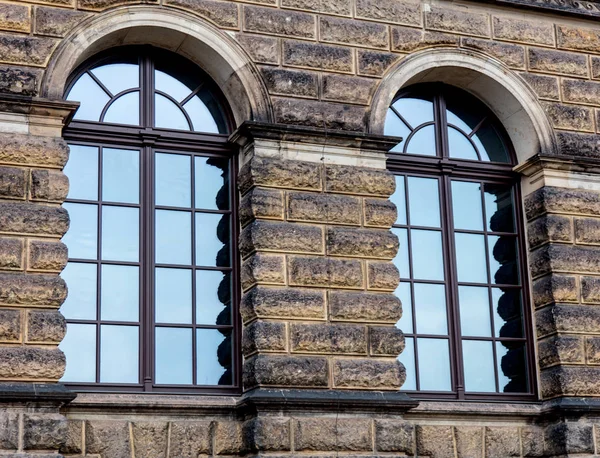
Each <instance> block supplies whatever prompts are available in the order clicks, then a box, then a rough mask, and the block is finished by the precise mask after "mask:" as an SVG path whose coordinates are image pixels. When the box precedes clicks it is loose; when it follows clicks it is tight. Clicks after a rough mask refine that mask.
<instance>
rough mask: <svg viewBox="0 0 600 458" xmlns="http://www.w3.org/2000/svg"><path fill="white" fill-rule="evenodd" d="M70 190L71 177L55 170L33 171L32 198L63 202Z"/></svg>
mask: <svg viewBox="0 0 600 458" xmlns="http://www.w3.org/2000/svg"><path fill="white" fill-rule="evenodd" d="M68 192H69V179H68V178H67V176H66V175H65V174H64V173H62V172H58V171H55V170H32V171H31V199H32V200H42V201H49V202H63V201H64V200H65V199H66V198H67V194H68Z"/></svg>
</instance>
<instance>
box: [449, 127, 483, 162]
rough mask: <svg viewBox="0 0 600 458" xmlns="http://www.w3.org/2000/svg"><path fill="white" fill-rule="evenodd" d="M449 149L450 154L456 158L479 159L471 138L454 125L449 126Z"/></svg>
mask: <svg viewBox="0 0 600 458" xmlns="http://www.w3.org/2000/svg"><path fill="white" fill-rule="evenodd" d="M448 150H449V151H448V154H449V156H450V157H453V158H456V159H468V160H472V161H477V160H479V157H478V156H477V151H475V148H474V147H473V144H472V143H471V142H470V141H469V139H468V138H467V137H466V136H465V135H464V134H463V133H462V132H459V131H458V130H456V129H453V128H452V127H448Z"/></svg>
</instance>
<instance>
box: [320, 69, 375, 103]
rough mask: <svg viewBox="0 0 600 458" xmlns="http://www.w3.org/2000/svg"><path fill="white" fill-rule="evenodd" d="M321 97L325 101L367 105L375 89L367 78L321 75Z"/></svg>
mask: <svg viewBox="0 0 600 458" xmlns="http://www.w3.org/2000/svg"><path fill="white" fill-rule="evenodd" d="M322 81H323V83H322V84H323V86H322V91H321V92H322V96H323V99H325V100H334V101H338V102H346V103H358V104H362V105H367V104H368V103H369V100H370V99H371V94H372V93H373V89H374V88H375V82H374V81H373V80H372V79H368V78H358V77H356V76H345V75H323V79H322Z"/></svg>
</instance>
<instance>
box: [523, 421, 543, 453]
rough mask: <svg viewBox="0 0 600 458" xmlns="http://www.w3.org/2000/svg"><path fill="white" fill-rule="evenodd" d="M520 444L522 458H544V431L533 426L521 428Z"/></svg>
mask: <svg viewBox="0 0 600 458" xmlns="http://www.w3.org/2000/svg"><path fill="white" fill-rule="evenodd" d="M521 444H522V448H523V456H525V457H542V456H544V431H543V430H542V428H537V427H535V426H524V427H522V428H521Z"/></svg>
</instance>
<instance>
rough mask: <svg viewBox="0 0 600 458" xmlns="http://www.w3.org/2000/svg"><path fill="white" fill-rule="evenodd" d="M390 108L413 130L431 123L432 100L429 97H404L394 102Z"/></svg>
mask: <svg viewBox="0 0 600 458" xmlns="http://www.w3.org/2000/svg"><path fill="white" fill-rule="evenodd" d="M392 106H393V107H394V108H395V109H396V111H397V112H398V113H400V114H401V115H402V116H403V117H404V119H406V121H407V122H408V123H410V127H412V128H413V129H416V128H417V127H419V126H420V125H421V124H425V123H426V122H433V98H432V97H430V96H429V95H419V96H414V97H404V98H401V99H398V100H396V101H395V102H394V103H393V104H392Z"/></svg>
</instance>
